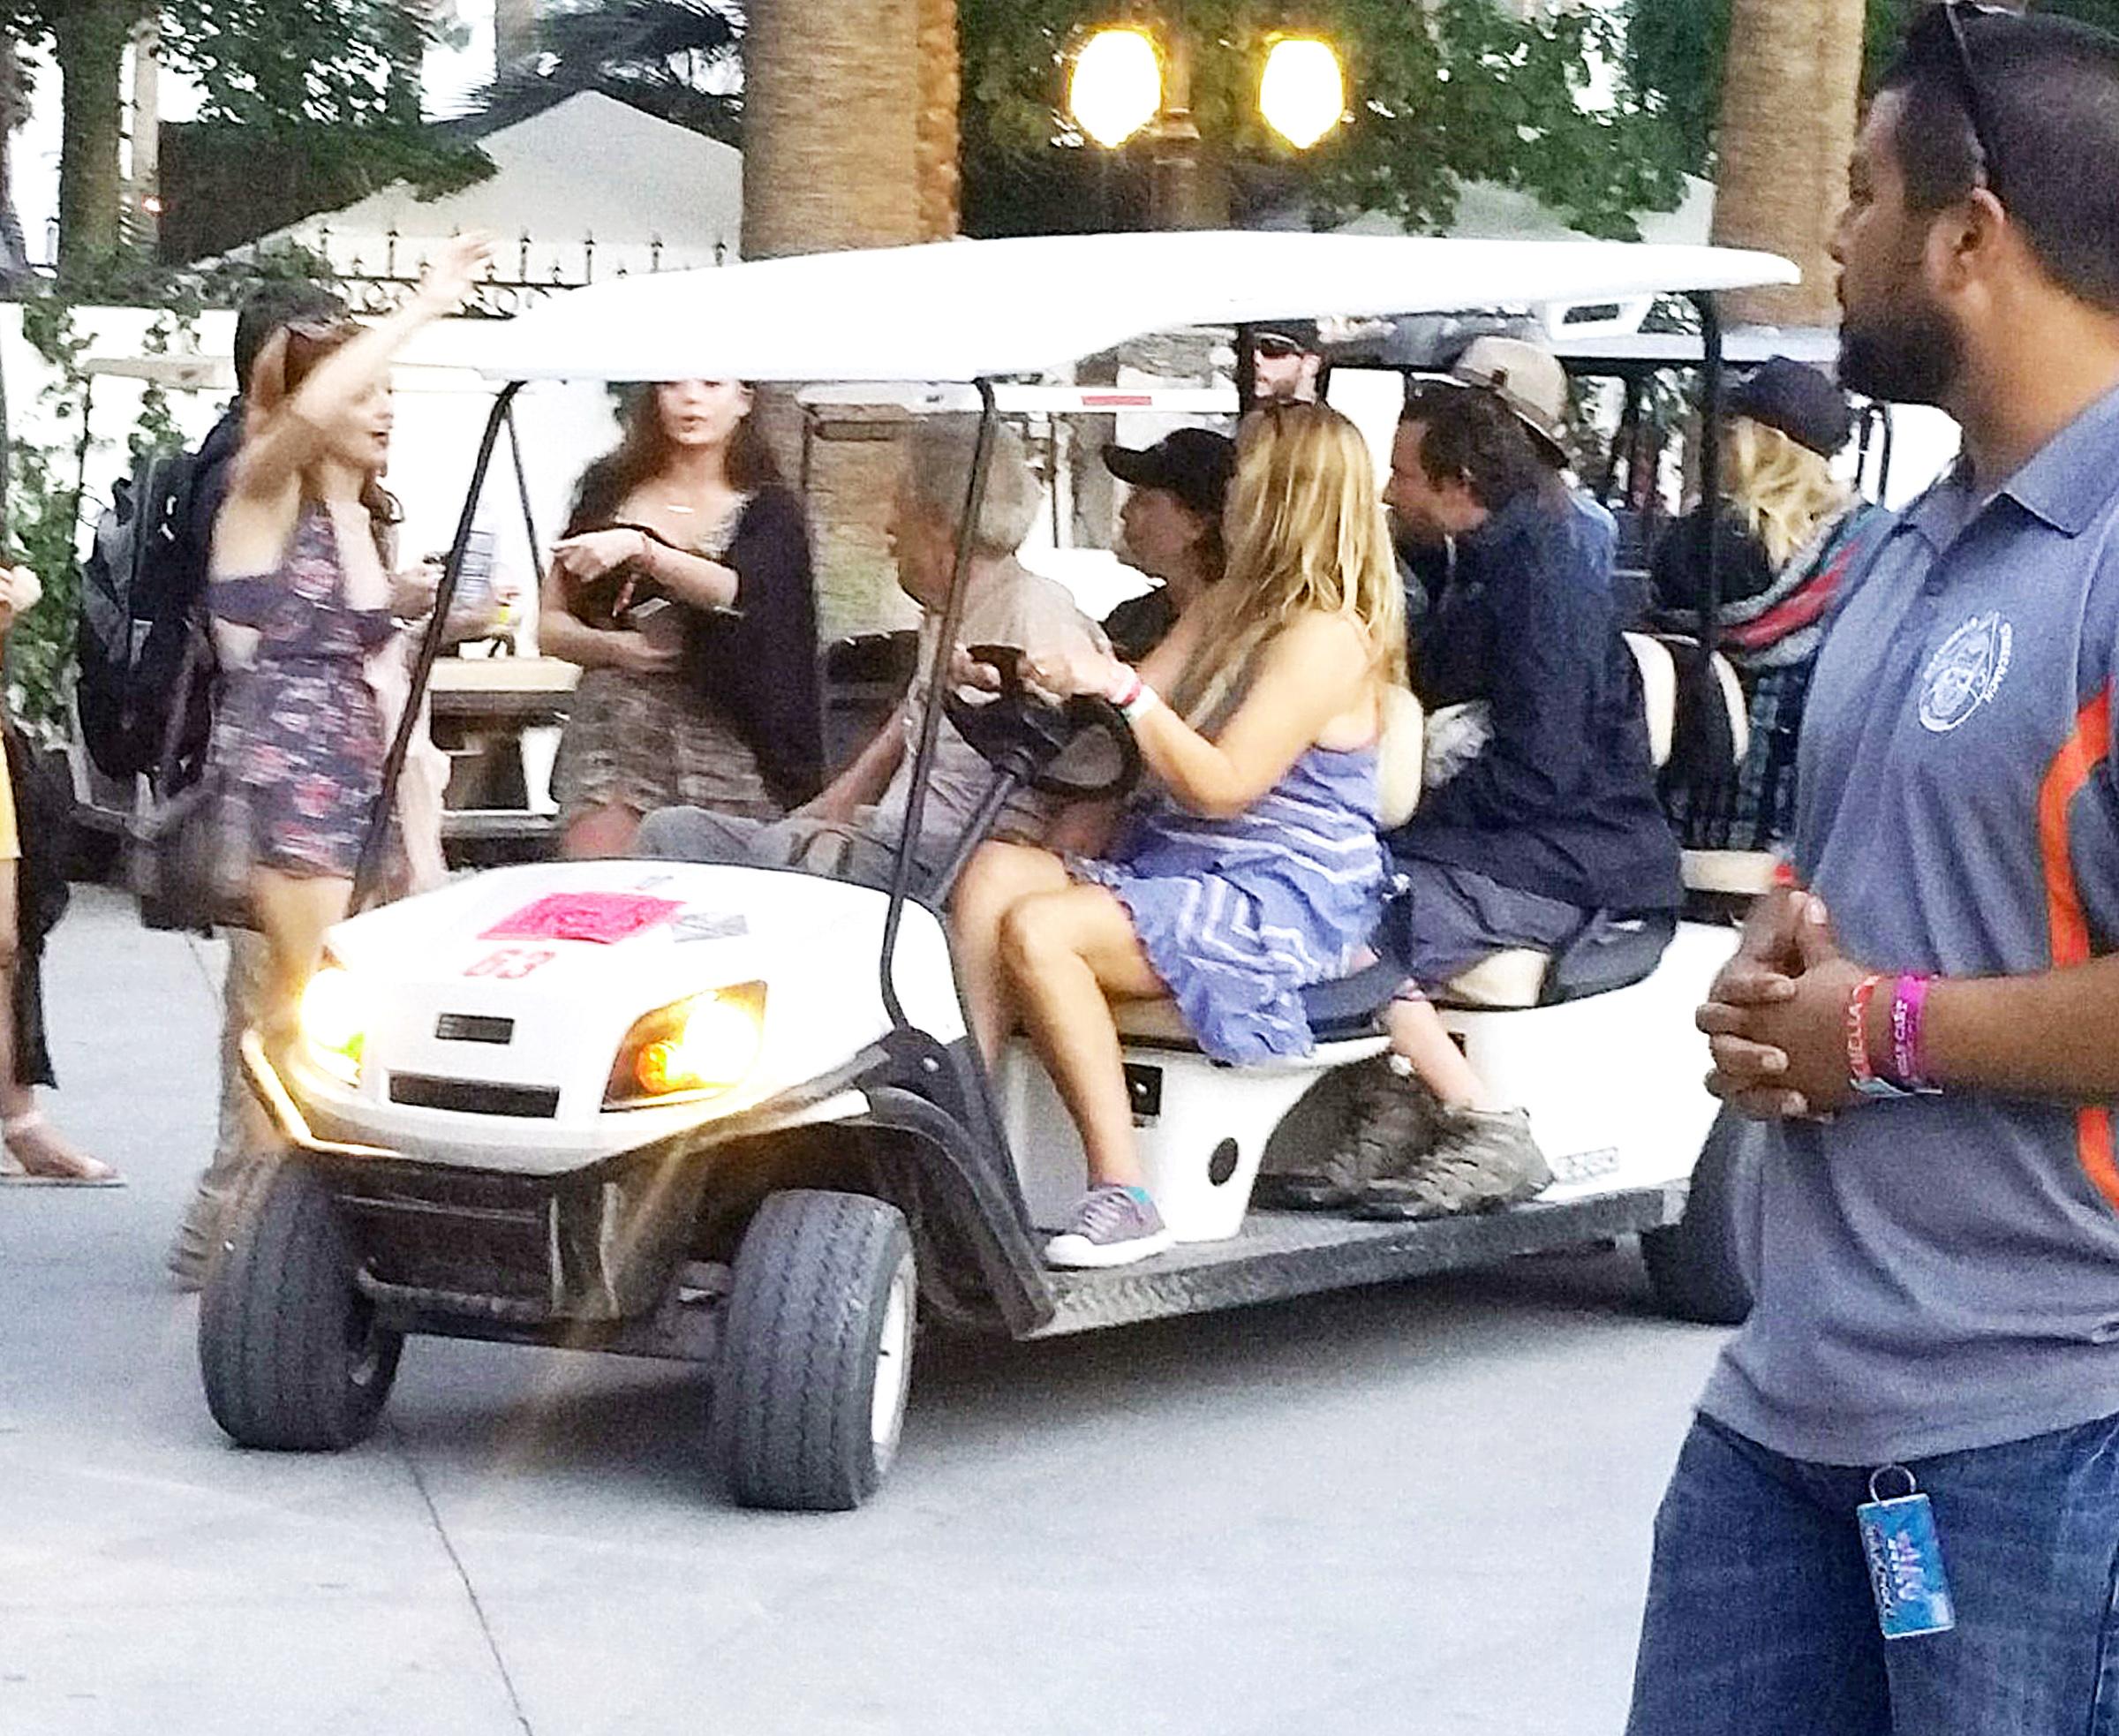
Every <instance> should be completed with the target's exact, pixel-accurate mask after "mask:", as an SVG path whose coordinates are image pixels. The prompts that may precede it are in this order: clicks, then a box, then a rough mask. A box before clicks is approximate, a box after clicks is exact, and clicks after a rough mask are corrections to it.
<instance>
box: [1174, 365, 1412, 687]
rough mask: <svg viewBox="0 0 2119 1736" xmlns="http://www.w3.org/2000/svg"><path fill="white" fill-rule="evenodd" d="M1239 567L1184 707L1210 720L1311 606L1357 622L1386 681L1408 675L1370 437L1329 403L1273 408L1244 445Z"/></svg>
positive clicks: (1185, 678)
mask: <svg viewBox="0 0 2119 1736" xmlns="http://www.w3.org/2000/svg"><path fill="white" fill-rule="evenodd" d="M1223 529H1224V534H1225V538H1226V540H1227V543H1228V570H1227V572H1226V574H1225V576H1224V577H1223V578H1222V580H1221V582H1220V584H1218V585H1216V586H1215V587H1214V588H1213V590H1212V591H1211V592H1210V593H1208V594H1209V596H1210V597H1211V598H1212V602H1211V604H1210V609H1211V613H1210V614H1209V615H1208V616H1207V619H1206V627H1205V630H1204V631H1203V634H1202V635H1201V638H1200V641H1199V644H1198V645H1197V647H1196V648H1195V650H1194V652H1193V653H1192V657H1191V660H1190V661H1189V662H1188V664H1187V665H1186V667H1185V672H1184V674H1183V675H1182V676H1180V678H1179V680H1178V682H1177V683H1176V687H1175V691H1174V692H1173V695H1172V700H1173V704H1174V705H1175V706H1176V708H1177V709H1178V711H1179V712H1180V713H1182V714H1183V715H1184V716H1185V717H1186V718H1187V719H1188V720H1189V721H1191V722H1192V724H1193V725H1194V726H1195V728H1198V727H1204V726H1205V725H1206V724H1207V723H1208V722H1209V721H1210V720H1211V719H1212V718H1213V716H1214V715H1215V714H1216V713H1218V712H1219V711H1220V710H1221V709H1222V708H1223V706H1225V702H1227V701H1228V700H1229V699H1230V698H1231V697H1232V696H1233V695H1235V694H1237V693H1240V691H1241V689H1242V685H1243V683H1244V682H1245V681H1246V680H1247V679H1248V676H1249V674H1250V671H1251V668H1252V666H1253V665H1254V664H1255V663H1256V660H1257V657H1258V653H1260V651H1262V650H1263V648H1264V646H1265V645H1266V644H1267V643H1268V642H1269V641H1270V640H1271V638H1273V637H1274V635H1275V634H1277V633H1278V632H1279V631H1280V630H1282V629H1283V628H1284V627H1286V626H1287V625H1288V624H1289V623H1291V622H1292V621H1293V620H1294V618H1295V617H1296V616H1297V615H1300V614H1301V613H1303V612H1304V611H1306V610H1316V611H1317V612H1318V613H1321V614H1324V615H1340V616H1343V617H1344V618H1345V619H1346V620H1348V621H1350V622H1352V623H1354V626H1355V627H1357V628H1359V629H1360V630H1361V635H1362V637H1363V638H1366V639H1367V640H1368V642H1369V655H1370V664H1369V668H1370V672H1371V676H1372V677H1373V679H1374V680H1375V681H1376V683H1378V684H1379V685H1393V684H1395V685H1401V686H1402V685H1403V684H1404V683H1405V680H1406V600H1405V591H1404V588H1403V586H1402V585H1401V584H1400V582H1399V574H1398V562H1397V559H1396V557H1395V556H1394V555H1392V553H1391V530H1390V526H1389V525H1388V524H1387V523H1386V522H1385V520H1384V507H1383V502H1382V500H1381V499H1380V498H1379V496H1378V494H1377V492H1376V459H1375V457H1373V456H1372V455H1371V454H1370V452H1369V443H1368V442H1367V441H1366V440H1364V439H1363V438H1362V437H1361V430H1360V429H1359V428H1357V427H1355V426H1354V424H1353V423H1352V422H1350V421H1348V420H1347V419H1346V417H1344V416H1342V415H1340V414H1339V411H1336V410H1333V409H1331V408H1330V407H1329V406H1327V405H1324V404H1275V405H1271V406H1269V407H1267V408H1265V409H1262V410H1260V411H1257V412H1256V413H1255V414H1253V415H1252V416H1251V417H1250V418H1249V419H1248V420H1247V421H1246V423H1245V424H1244V427H1243V431H1242V432H1241V434H1239V435H1238V437H1237V442H1236V474H1235V478H1234V479H1233V481H1232V482H1231V483H1230V485H1229V499H1228V507H1227V510H1226V512H1225V515H1224V520H1223Z"/></svg>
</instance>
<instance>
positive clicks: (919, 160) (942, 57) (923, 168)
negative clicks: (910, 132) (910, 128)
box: [914, 0, 963, 241]
mask: <svg viewBox="0 0 2119 1736" xmlns="http://www.w3.org/2000/svg"><path fill="white" fill-rule="evenodd" d="M919 32H920V34H919V45H918V53H919V61H920V109H919V116H918V129H917V132H916V135H915V139H914V147H915V153H916V160H915V164H914V171H915V173H916V176H917V177H918V180H919V190H920V233H921V235H922V237H923V238H925V239H927V240H929V241H946V240H948V239H949V238H951V237H952V236H954V234H955V233H956V228H957V218H958V215H959V214H960V212H961V206H962V192H963V177H962V171H961V169H960V167H959V165H958V149H959V140H958V135H957V119H956V114H957V102H958V99H959V96H960V95H961V82H962V69H961V66H960V64H959V63H958V59H957V38H956V0H920V16H919Z"/></svg>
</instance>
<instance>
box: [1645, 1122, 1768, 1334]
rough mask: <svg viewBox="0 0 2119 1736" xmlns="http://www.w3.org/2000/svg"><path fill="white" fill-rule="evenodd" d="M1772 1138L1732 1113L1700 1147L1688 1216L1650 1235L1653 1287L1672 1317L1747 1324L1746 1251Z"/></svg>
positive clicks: (1648, 1247)
mask: <svg viewBox="0 0 2119 1736" xmlns="http://www.w3.org/2000/svg"><path fill="white" fill-rule="evenodd" d="M1764 1136H1765V1129H1764V1128H1761V1127H1760V1126H1759V1125H1758V1124H1757V1123H1755V1122H1753V1121H1746V1120H1744V1118H1743V1117H1742V1116H1740V1115H1738V1114H1737V1113H1735V1112H1734V1111H1733V1110H1730V1109H1724V1110H1723V1112H1722V1113H1721V1114H1720V1115H1718V1116H1717V1117H1716V1120H1715V1125H1714V1127H1713V1128H1711V1129H1710V1130H1709V1131H1708V1136H1707V1143H1706V1144H1705V1145H1703V1146H1701V1147H1700V1161H1699V1163H1698V1165H1697V1166H1694V1168H1693V1186H1692V1192H1691V1194H1690V1196H1688V1197H1687V1198H1686V1200H1685V1216H1684V1217H1683V1218H1681V1219H1678V1222H1676V1223H1675V1224H1672V1225H1670V1227H1667V1228H1665V1229H1659V1230H1646V1231H1643V1232H1642V1234H1641V1238H1640V1257H1641V1260H1642V1262H1643V1263H1644V1264H1646V1265H1647V1267H1648V1288H1649V1289H1650V1290H1651V1291H1652V1292H1654V1294H1655V1302H1656V1306H1657V1307H1659V1308H1660V1309H1662V1310H1663V1312H1664V1313H1665V1314H1668V1315H1670V1316H1671V1317H1674V1318H1676V1319H1679V1320H1692V1321H1696V1322H1698V1323H1699V1324H1700V1325H1706V1326H1740V1325H1743V1324H1744V1319H1745V1317H1746V1315H1748V1314H1749V1313H1750V1312H1751V1285H1750V1283H1749V1282H1748V1281H1747V1280H1746V1278H1745V1276H1744V1262H1743V1252H1742V1250H1743V1246H1744V1240H1745V1235H1746V1227H1747V1226H1748V1225H1750V1224H1751V1223H1752V1221H1753V1216H1754V1214H1755V1212H1756V1211H1757V1199H1758V1186H1759V1162H1760V1148H1761V1142H1762V1140H1763V1139H1764Z"/></svg>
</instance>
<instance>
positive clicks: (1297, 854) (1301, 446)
mask: <svg viewBox="0 0 2119 1736" xmlns="http://www.w3.org/2000/svg"><path fill="white" fill-rule="evenodd" d="M1225 537H1226V541H1227V546H1228V570H1227V576H1226V577H1225V578H1224V579H1223V580H1222V582H1221V583H1220V584H1219V585H1215V586H1214V587H1212V588H1211V589H1210V590H1209V591H1207V592H1206V593H1204V594H1203V595H1202V596H1201V597H1200V598H1199V599H1198V600H1197V601H1195V603H1194V604H1193V605H1192V606H1191V607H1190V608H1188V609H1187V610H1186V612H1185V614H1184V615H1183V617H1182V618H1181V619H1180V621H1179V622H1178V624H1177V626H1176V628H1175V629H1174V630H1173V631H1172V633H1171V635H1170V637H1169V638H1167V639H1165V641H1164V642H1163V643H1162V645H1159V646H1158V648H1157V649H1156V650H1155V651H1154V652H1153V653H1151V654H1150V656H1148V657H1147V658H1146V659H1144V660H1142V664H1141V666H1140V668H1139V669H1138V670H1137V671H1136V670H1135V669H1132V668H1127V666H1126V665H1125V664H1123V663H1120V662H1118V661H1116V660H1113V659H1112V658H1111V657H1109V656H1106V655H1104V654H1102V653H1095V652H1091V651H1089V650H1086V649H1080V650H1075V651H1073V652H1070V653H1048V654H1046V655H1045V656H1044V657H1043V658H1033V659H1032V660H1031V667H1030V670H1029V673H1030V676H1031V678H1032V679H1033V681H1035V683H1037V685H1038V686H1040V687H1042V688H1044V689H1045V690H1046V691H1050V692H1052V693H1056V694H1060V695H1063V696H1064V695H1071V694H1076V693H1093V694H1102V695H1104V696H1105V697H1106V698H1110V699H1111V700H1112V702H1113V703H1114V704H1117V705H1118V706H1120V709H1121V710H1123V711H1124V712H1125V713H1126V715H1127V721H1128V723H1129V726H1130V728H1132V730H1133V733H1134V736H1135V740H1136V741H1137V742H1138V743H1139V744H1140V750H1141V758H1142V761H1143V763H1144V765H1145V766H1146V769H1147V772H1148V774H1149V781H1148V783H1147V785H1146V786H1145V789H1144V790H1143V793H1142V796H1140V797H1138V798H1137V799H1136V800H1135V804H1133V805H1132V807H1131V808H1130V809H1129V810H1128V811H1127V813H1126V814H1125V815H1124V816H1123V817H1122V819H1120V822H1119V824H1118V826H1117V827H1116V829H1115V831H1114V832H1113V833H1112V835H1111V836H1110V839H1109V841H1108V842H1107V843H1106V844H1105V847H1104V848H1103V849H1101V850H1100V851H1099V852H1098V853H1097V854H1096V855H1095V856H1093V857H1060V856H1059V855H1056V854H1053V853H1052V852H1051V851H1047V850H1041V849H1030V848H1028V847H1025V846H1022V845H1014V844H1002V843H993V844H988V845H986V846H984V848H983V849H981V850H980V851H979V853H978V855H977V857H976V858H974V860H973V862H972V864H971V865H970V867H969V870H968V871H967V872H966V874H965V877H964V880H963V883H962V885H961V887H960V888H959V891H958V894H957V897H956V901H955V906H954V935H955V940H956V948H957V953H956V955H957V960H958V964H959V968H960V970H961V973H962V980H963V984H964V992H965V996H966V1000H967V1003H968V1006H969V1011H970V1015H971V1021H972V1025H973V1028H974V1030H975V1031H976V1033H977V1037H978V1039H979V1042H980V1044H981V1045H982V1046H983V1047H984V1051H985V1053H986V1055H987V1057H988V1058H989V1060H992V1059H994V1058H997V1057H998V1054H999V1049H1000V1046H1001V1045H1002V1044H1003V1043H1004V1042H1005V1041H1006V1039H1007V1034H1008V1032H1009V1031H1010V1030H1013V1029H1014V1026H1015V1025H1016V1023H1018V1022H1019V1021H1020V1023H1022V1025H1023V1027H1024V1028H1025V1029H1026V1030H1027V1031H1028V1033H1029V1038H1030V1040H1031V1041H1032V1043H1033V1044H1034V1045H1036V1046H1037V1052H1038V1054H1039V1056H1040V1057H1041V1058H1042V1060H1044V1064H1045V1067H1046V1069H1047V1070H1048V1071H1049V1072H1050V1073H1051V1074H1052V1080H1053V1083H1055V1084H1056V1085H1057V1086H1058V1087H1059V1090H1060V1097H1061V1098H1062V1100H1064V1101H1065V1103H1066V1105H1067V1110H1068V1113H1070V1114H1072V1115H1073V1117H1074V1119H1075V1125H1076V1126H1077V1127H1078V1128H1080V1129H1081V1133H1082V1144H1083V1146H1084V1148H1085V1149H1086V1151H1087V1152H1088V1155H1089V1166H1090V1191H1089V1192H1088V1194H1087V1195H1086V1196H1084V1197H1083V1198H1082V1202H1081V1204H1079V1205H1078V1206H1077V1208H1076V1209H1075V1215H1074V1219H1073V1220H1072V1222H1071V1223H1070V1225H1069V1227H1068V1228H1067V1232H1066V1233H1065V1234H1061V1235H1060V1236H1058V1237H1056V1238H1055V1239H1054V1240H1053V1242H1052V1243H1051V1244H1050V1246H1049V1247H1048V1248H1047V1249H1046V1257H1048V1258H1049V1259H1051V1260H1052V1262H1053V1263H1054V1264H1060V1265H1074V1266H1111V1265H1122V1264H1127V1263H1129V1262H1131V1261H1134V1260H1138V1259H1143V1258H1146V1257H1148V1256H1149V1255H1151V1254H1154V1253H1158V1252H1160V1251H1161V1250H1162V1249H1165V1248H1166V1247H1168V1246H1169V1244H1170V1241H1171V1236H1170V1234H1169V1231H1168V1230H1167V1229H1166V1228H1165V1226H1164V1224H1163V1221H1162V1219H1161V1216H1160V1214H1159V1213H1158V1211H1156V1207H1155V1202H1154V1200H1153V1199H1152V1198H1151V1197H1150V1195H1149V1192H1148V1189H1147V1187H1146V1178H1145V1176H1144V1174H1142V1169H1141V1165H1140V1159H1139V1156H1138V1153H1137V1151H1136V1149H1135V1140H1134V1129H1133V1108H1132V1105H1131V1102H1130V1100H1129V1098H1128V1097H1127V1089H1126V1079H1125V1074H1124V1069H1123V1067H1122V1065H1121V1062H1120V1048H1119V1035H1118V1028H1117V1024H1116V1023H1115V1021H1114V1020H1113V1018H1112V1011H1111V1003H1112V1002H1113V1001H1117V1000H1149V999H1155V998H1158V997H1161V996H1165V995H1167V996H1170V997H1171V998H1173V1000H1176V1002H1177V1004H1178V1007H1179V1008H1180V1010H1181V1012H1182V1013H1183V1015H1184V1017H1185V1022H1186V1024H1187V1025H1188V1027H1189V1029H1190V1030H1191V1031H1192V1033H1193V1035H1194V1036H1195V1038H1197V1039H1198V1041H1199V1044H1200V1046H1201V1047H1202V1048H1203V1049H1204V1050H1205V1051H1206V1053H1208V1054H1210V1055H1212V1056H1213V1057H1215V1058H1216V1059H1217V1060H1228V1061H1235V1062H1243V1061H1256V1060H1265V1059H1267V1058H1270V1057H1271V1056H1275V1055H1299V1054H1304V1053H1308V1051H1309V1050H1310V1048H1311V1047H1312V1046H1313V1040H1312V1038H1311V1035H1310V1030H1309V1026H1308V1022H1307V1021H1306V1019H1305V1017H1304V1015H1303V1010H1302V1002H1301V990H1302V989H1304V988H1305V987H1307V986H1308V985H1310V984H1313V983H1317V982H1323V981H1326V980H1329V979H1331V978H1332V977H1338V976H1340V975H1342V974H1344V973H1345V971H1346V970H1347V968H1348V967H1349V965H1350V964H1351V963H1352V962H1353V960H1354V955H1356V953H1357V952H1358V951H1359V949H1360V948H1361V947H1362V946H1363V945H1364V944H1365V943H1366V942H1367V940H1369V936H1370V934H1371V933H1372V932H1373V931H1374V929H1375V927H1376V922H1377V919H1378V917H1379V916H1380V914H1381V911H1382V905H1383V897H1384V885H1385V879H1386V875H1387V868H1386V864H1385V858H1384V851H1383V849H1382V847H1381V846H1380V845H1379V844H1378V842H1377V841H1376V812H1377V788H1376V782H1377V747H1378V742H1379V737H1380V736H1381V733H1382V725H1383V718H1384V700H1385V694H1386V691H1387V690H1388V689H1389V688H1390V687H1391V686H1392V685H1403V683H1404V682H1405V678H1406V630H1405V619H1404V608H1405V604H1404V596H1403V593H1402V591H1401V589H1400V585H1399V576H1398V568H1397V563H1396V562H1395V561H1394V560H1393V558H1392V555H1391V537H1390V532H1389V529H1388V527H1387V526H1386V525H1385V523H1384V511H1383V507H1382V504H1381V502H1380V501H1379V499H1378V496H1377V492H1376V460H1375V458H1374V457H1372V456H1371V455H1370V453H1369V447H1368V444H1367V442H1365V441H1364V440H1363V439H1362V438H1361V432H1360V431H1359V430H1358V429H1357V428H1356V427H1355V426H1354V425H1353V424H1352V423H1351V422H1349V421H1348V420H1347V419H1346V418H1345V417H1343V416H1341V415H1339V413H1338V412H1337V411H1333V410H1331V409H1329V408H1328V407H1326V406H1324V405H1323V404H1282V405H1274V406H1272V407H1271V408H1269V409H1266V410H1263V411H1259V412H1258V413H1257V414H1256V415H1255V416H1254V417H1253V418H1252V419H1251V420H1250V421H1249V423H1248V425H1247V426H1246V427H1245V430H1244V433H1243V434H1242V437H1241V439H1240V443H1239V453H1238V458H1237V467H1236V477H1235V481H1234V483H1233V486H1232V487H1231V489H1230V494H1229V502H1228V508H1227V512H1226V521H1225ZM1162 694H1167V695H1168V696H1169V697H1168V698H1167V700H1166V701H1165V699H1163V698H1160V697H1158V696H1160V695H1162Z"/></svg>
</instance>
